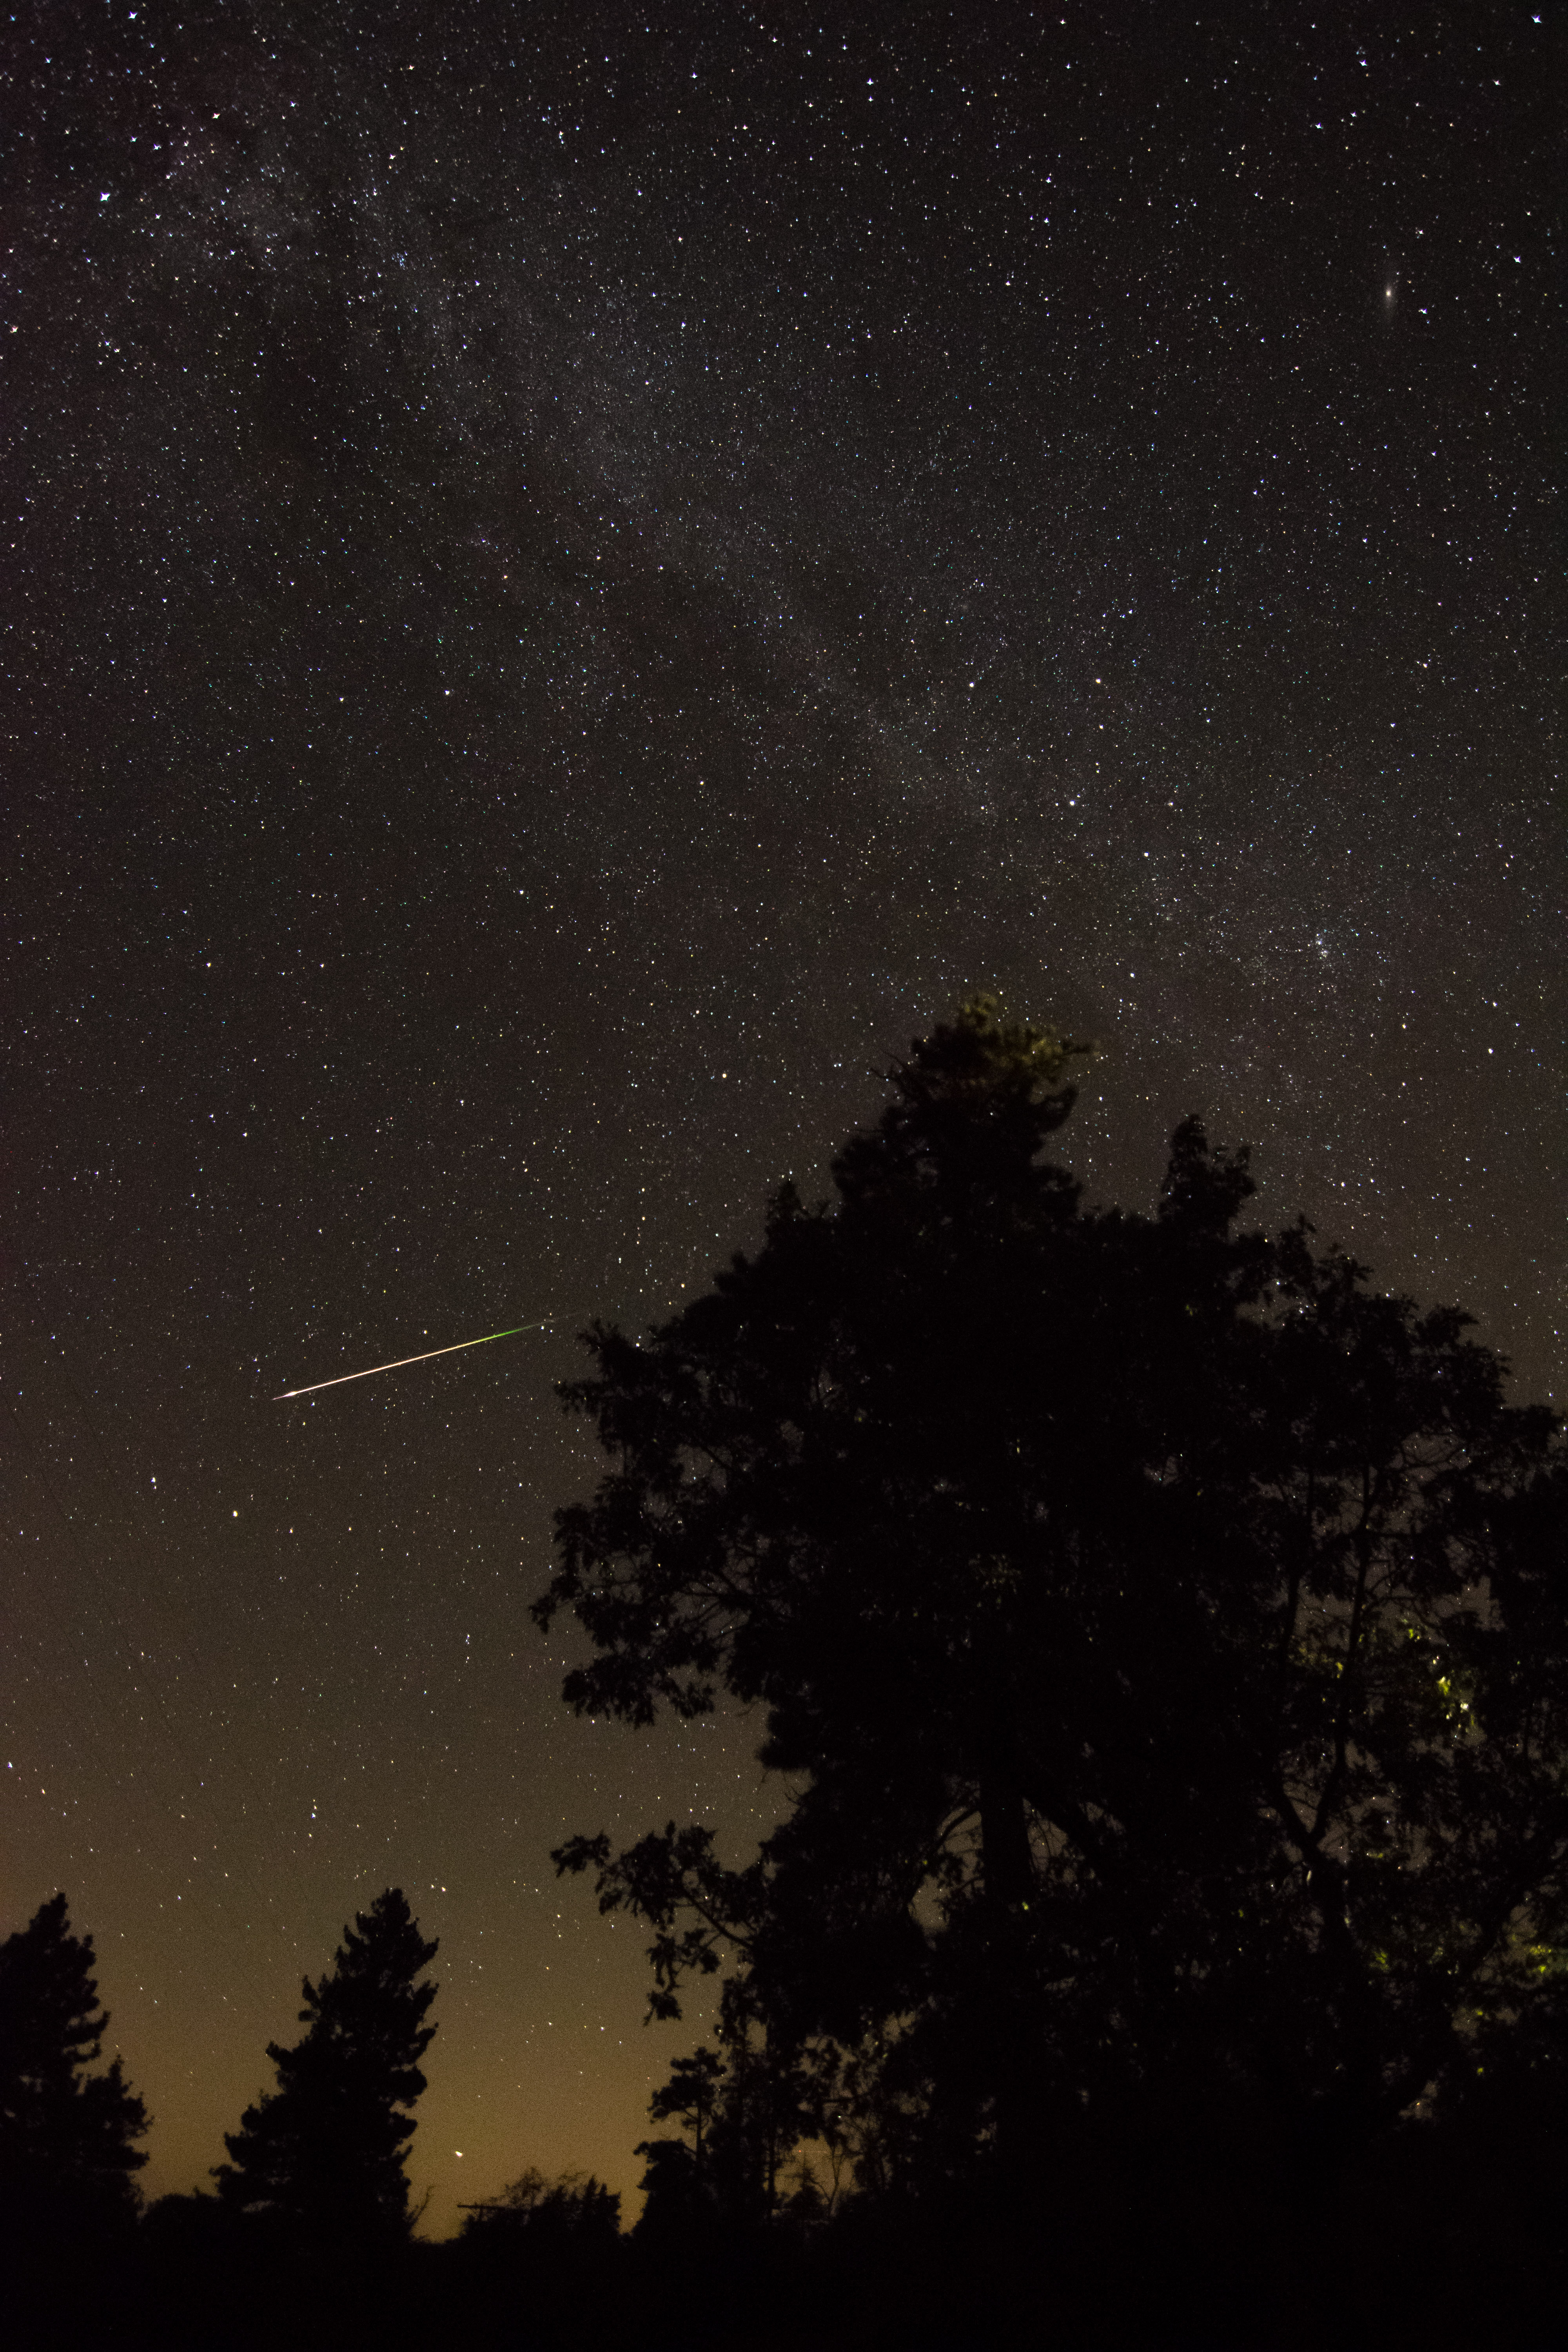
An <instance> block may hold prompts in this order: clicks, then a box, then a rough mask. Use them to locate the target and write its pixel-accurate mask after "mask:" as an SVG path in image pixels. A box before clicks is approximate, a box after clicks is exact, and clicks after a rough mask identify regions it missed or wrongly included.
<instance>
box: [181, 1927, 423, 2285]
mask: <svg viewBox="0 0 1568 2352" xmlns="http://www.w3.org/2000/svg"><path fill="white" fill-rule="evenodd" d="M436 1951H437V1946H436V1945H435V1944H434V1943H428V1944H427V1943H426V1941H425V1939H424V1937H422V1936H421V1934H420V1932H419V1927H418V1923H417V1921H416V1919H415V1918H414V1916H413V1915H412V1913H411V1912H410V1910H409V1908H408V1904H407V1901H406V1899H405V1896H404V1895H403V1893H402V1890H401V1889H400V1888H397V1887H388V1889H387V1891H386V1893H385V1894H384V1895H379V1896H378V1897H377V1899H376V1901H375V1902H374V1904H372V1906H371V1907H370V1909H369V1910H368V1911H362V1912H360V1913H358V1914H357V1915H356V1916H355V1919H354V1924H353V1927H346V1928H345V1929H344V1931H343V1941H342V1946H341V1947H340V1948H339V1950H338V1953H337V1956H336V1958H335V1959H334V1961H333V1964H332V1967H331V1970H330V1971H329V1973H328V1974H327V1975H325V1976H324V1977H322V1979H321V1982H320V1984H318V1985H312V1984H311V1983H310V1979H309V1978H306V1979H305V1983H304V2001H305V2005H304V2007H303V2009H301V2011H300V2023H301V2024H303V2025H304V2026H305V2027H306V2028H307V2029H308V2030H307V2032H305V2034H304V2035H303V2036H302V2038H301V2039H300V2041H299V2042H295V2044H294V2045H293V2047H292V2048H291V2049H288V2050H285V2049H282V2048H280V2047H279V2044H278V2043H277V2042H269V2043H268V2049H267V2054H268V2058H270V2059H271V2061H272V2063H273V2064H274V2066H275V2067H276V2068H277V2070H278V2088H277V2090H276V2091H273V2092H269V2093H268V2094H267V2095H265V2096H263V2097H262V2098H261V2099H259V2100H258V2102H257V2104H256V2105H255V2106H253V2107H247V2109H246V2111H245V2114H244V2116H243V2117H242V2118H241V2122H240V2127H239V2129H238V2131H237V2132H232V2133H226V2134H225V2136H224V2145H225V2147H226V2148H227V2149H228V2152H229V2156H230V2158H231V2159H232V2161H231V2162H230V2163H228V2164H223V2165H217V2166H215V2167H214V2178H215V2179H216V2181H217V2184H218V2195H219V2197H220V2198H221V2199H222V2200H223V2201H224V2202H225V2204H226V2205H228V2206H230V2207H232V2208H235V2209H237V2210H243V2211H247V2212H252V2213H258V2214H263V2215H268V2216H271V2217H273V2218H275V2219H276V2220H277V2221H279V2222H281V2223H284V2224H286V2225H289V2226H290V2227H292V2228H293V2229H295V2230H298V2231H303V2232H305V2233H307V2234H309V2235H310V2236H311V2237H313V2238H316V2239H318V2240H323V2241H330V2242H347V2241H352V2240H363V2239H365V2238H385V2237H389V2236H390V2237H397V2236H403V2235H405V2234H406V2232H407V2231H408V2230H409V2228H410V2227H411V2216H410V2214H409V2210H408V2180H407V2176H406V2174H405V2171H404V2161H405V2157H406V2154H407V2144H408V2142H409V2140H410V2139H411V2138H412V2137H413V2135H414V2131H415V2128H416V2126H415V2121H414V2118H413V2116H411V2115H409V2114H407V2113H406V2110H407V2109H408V2108H409V2107H411V2106H412V2105H414V2103H415V2101H416V2099H417V2098H418V2097H419V2095H420V2094H421V2092H422V2091H423V2090H424V2088H425V2077H424V2075H423V2074H421V2073H420V2071H419V2061H420V2059H421V2058H422V2057H423V2056H424V2054H425V2052H426V2050H427V2049H428V2047H429V2045H430V2042H431V2041H432V2039H433V2037H434V2035H435V2032H436V2028H435V2027H434V2026H433V2025H426V2023H425V2022H424V2020H425V2014H426V2011H427V2010H428V2009H429V2007H430V2004H431V2002H432V2001H433V2000H435V1998H436V1990H437V1989H436V1987H435V1986H434V1985H433V1984H417V1983H416V1981H415V1979H416V1977H417V1976H418V1975H419V1972H420V1970H421V1969H424V1968H425V1967H426V1966H427V1964H428V1963H429V1962H430V1961H431V1960H432V1959H434V1958H435V1956H436Z"/></svg>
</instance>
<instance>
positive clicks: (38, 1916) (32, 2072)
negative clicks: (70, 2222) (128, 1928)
mask: <svg viewBox="0 0 1568 2352" xmlns="http://www.w3.org/2000/svg"><path fill="white" fill-rule="evenodd" d="M93 1966H94V1955H93V1948H92V1937H90V1936H73V1935H72V1934H71V1933H70V1921H69V1919H68V1916H67V1909H66V1898H65V1896H64V1895H51V1897H50V1898H49V1900H48V1902H47V1903H45V1904H43V1905H42V1906H40V1907H39V1909H38V1910H37V1911H36V1912H35V1913H34V1915H33V1917H32V1918H31V1919H30V1920H29V1922H28V1924H27V1925H26V1927H23V1928H19V1929H18V1930H17V1932H16V1934H15V1935H13V1936H8V1937H6V1939H5V1942H4V1943H3V1944H0V2200H3V2201H4V2204H5V2210H6V2213H7V2216H8V2218H9V2219H10V2221H12V2222H13V2223H15V2222H16V2221H18V2220H19V2219H23V2218H32V2217H40V2216H44V2215H50V2216H52V2215H57V2214H63V2213H66V2212H68V2211H71V2210H77V2211H79V2212H81V2213H82V2214H84V2215H88V2214H97V2215H99V2216H100V2217H101V2216H102V2215H103V2214H104V2213H105V2212H106V2211H107V2212H114V2211H118V2212H120V2213H121V2214H128V2213H130V2212H132V2211H133V2210H135V2207H136V2204H137V2201H138V2200H137V2193H136V2189H135V2187H134V2182H133V2176H134V2175H135V2173H137V2172H138V2171H139V2170H140V2169H141V2168H142V2165H144V2164H145V2163H146V2161H147V2158H146V2155H145V2153H144V2152H143V2151H142V2149H140V2148H138V2147H136V2146H135V2142H136V2141H137V2140H139V2139H140V2138H142V2136H143V2134H144V2133H145V2131H146V2129H147V2110H146V2108H145V2106H144V2105H142V2101H141V2099H139V2098H138V2097H137V2095H136V2094H135V2093H134V2091H132V2088H131V2086H130V2084H128V2083H127V2082H126V2080H125V2074H124V2068H123V2065H122V2063H121V2060H120V2059H119V2058H116V2059H114V2060H113V2061H112V2063H110V2066H109V2068H108V2070H107V2072H105V2073H102V2074H93V2073H90V2072H89V2068H91V2067H93V2066H95V2065H96V2064H97V2063H98V2061H99V2058H100V2055H101V2053H102V2048H103V2037H104V2034H105V2033H106V2032H108V2030H109V2016H108V2013H107V2011H103V2010H100V2008H99V2005H98V1984H97V1979H95V1978H94V1976H93V1973H92V1970H93Z"/></svg>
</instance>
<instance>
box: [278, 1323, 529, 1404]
mask: <svg viewBox="0 0 1568 2352" xmlns="http://www.w3.org/2000/svg"><path fill="white" fill-rule="evenodd" d="M554 1320H555V1318H554V1317H553V1316H552V1315H547V1316H546V1317H545V1318H544V1320H543V1322H542V1323H514V1324H513V1325H512V1326H511V1328H510V1330H507V1331H486V1332H484V1333H483V1334H481V1336H480V1337H479V1339H454V1340H453V1342H452V1345H451V1346H450V1347H449V1348H426V1349H425V1350H424V1352H423V1353H422V1354H420V1355H417V1356H395V1357H394V1358H393V1359H392V1361H391V1362H390V1363H388V1364H367V1365H366V1366H365V1368H364V1370H363V1372H339V1373H338V1375H337V1376H336V1378H335V1379H333V1380H330V1381H309V1382H307V1384H306V1386H305V1387H304V1388H302V1389H281V1390H279V1393H278V1394H277V1395H276V1396H275V1397H274V1398H273V1399H272V1402H273V1403H274V1404H286V1403H287V1402H288V1401H289V1398H290V1397H302V1396H314V1394H315V1392H316V1391H317V1390H318V1389H341V1388H342V1384H343V1382H344V1381H368V1380H370V1379H372V1378H373V1377H374V1374H375V1373H377V1372H398V1371H401V1370H402V1369H403V1367H404V1365H405V1364H427V1363H428V1362H429V1360H430V1359H431V1357H432V1356H457V1355H460V1354H461V1352H462V1350H463V1349H465V1348H484V1347H488V1346H489V1342H490V1341H491V1340H492V1339H516V1338H517V1335H518V1333H519V1332H520V1331H548V1330H549V1328H550V1327H551V1325H552V1322H553V1321H554Z"/></svg>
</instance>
